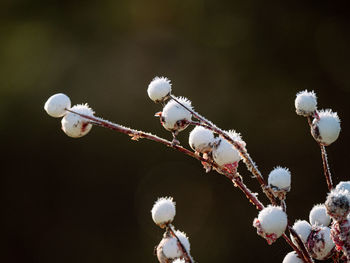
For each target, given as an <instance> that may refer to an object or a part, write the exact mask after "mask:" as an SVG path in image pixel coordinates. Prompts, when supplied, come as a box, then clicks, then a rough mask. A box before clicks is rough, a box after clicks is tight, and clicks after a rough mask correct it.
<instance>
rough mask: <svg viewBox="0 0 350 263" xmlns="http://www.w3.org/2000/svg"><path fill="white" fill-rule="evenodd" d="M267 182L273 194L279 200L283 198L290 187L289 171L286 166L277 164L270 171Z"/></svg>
mask: <svg viewBox="0 0 350 263" xmlns="http://www.w3.org/2000/svg"><path fill="white" fill-rule="evenodd" d="M268 184H269V187H270V188H271V189H272V191H273V193H274V195H275V196H276V197H278V198H279V199H280V200H284V199H285V197H286V194H287V192H289V191H290V188H291V174H290V171H289V170H288V169H287V168H282V167H280V166H277V167H276V168H275V169H273V170H272V171H271V172H270V174H269V177H268Z"/></svg>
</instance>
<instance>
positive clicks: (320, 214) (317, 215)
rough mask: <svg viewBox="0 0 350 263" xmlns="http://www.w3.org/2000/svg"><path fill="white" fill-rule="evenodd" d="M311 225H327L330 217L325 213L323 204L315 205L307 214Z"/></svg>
mask: <svg viewBox="0 0 350 263" xmlns="http://www.w3.org/2000/svg"><path fill="white" fill-rule="evenodd" d="M309 221H310V223H311V225H318V226H329V224H330V223H331V217H330V216H329V215H328V214H327V210H326V207H325V206H324V205H323V204H319V205H315V206H314V207H313V208H312V209H311V211H310V214H309Z"/></svg>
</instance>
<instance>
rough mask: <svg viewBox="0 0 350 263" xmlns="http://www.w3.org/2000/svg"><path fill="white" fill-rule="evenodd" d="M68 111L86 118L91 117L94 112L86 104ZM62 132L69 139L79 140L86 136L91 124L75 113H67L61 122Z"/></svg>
mask: <svg viewBox="0 0 350 263" xmlns="http://www.w3.org/2000/svg"><path fill="white" fill-rule="evenodd" d="M70 110H72V111H75V112H77V113H80V114H84V115H87V116H93V115H94V113H95V112H94V111H93V110H92V109H91V108H90V107H89V106H88V105H87V104H78V105H75V106H73V107H72V108H71V109H70ZM61 124H62V130H63V131H64V132H65V133H66V134H67V135H68V136H70V137H73V138H79V137H82V136H84V135H86V134H87V133H88V132H89V131H90V130H91V128H92V124H91V123H90V122H89V120H88V119H85V118H83V117H81V116H79V115H77V114H75V113H72V112H67V114H66V115H65V116H64V117H63V118H62V121H61Z"/></svg>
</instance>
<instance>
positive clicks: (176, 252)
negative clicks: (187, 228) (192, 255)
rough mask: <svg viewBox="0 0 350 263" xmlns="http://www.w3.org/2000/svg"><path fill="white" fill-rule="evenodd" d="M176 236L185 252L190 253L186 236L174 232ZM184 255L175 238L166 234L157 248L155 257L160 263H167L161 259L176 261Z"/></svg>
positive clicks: (179, 232)
mask: <svg viewBox="0 0 350 263" xmlns="http://www.w3.org/2000/svg"><path fill="white" fill-rule="evenodd" d="M175 234H176V236H177V237H178V238H179V240H180V242H181V244H182V245H183V246H184V248H185V249H186V252H188V253H189V251H190V242H189V241H188V238H187V237H186V234H185V233H183V232H181V231H175ZM183 256H184V253H183V251H182V247H181V245H180V243H179V242H178V241H177V238H176V237H174V236H172V235H171V234H170V233H166V234H165V235H164V237H163V239H162V241H161V242H160V243H159V245H158V247H157V257H158V259H159V261H160V262H168V261H164V260H161V259H164V258H165V259H176V258H180V257H183Z"/></svg>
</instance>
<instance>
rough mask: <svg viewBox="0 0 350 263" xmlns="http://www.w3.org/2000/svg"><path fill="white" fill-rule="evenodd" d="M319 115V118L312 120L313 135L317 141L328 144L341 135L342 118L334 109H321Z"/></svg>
mask: <svg viewBox="0 0 350 263" xmlns="http://www.w3.org/2000/svg"><path fill="white" fill-rule="evenodd" d="M318 116H319V118H315V119H314V120H313V122H312V135H313V137H314V138H315V140H316V141H318V142H319V143H321V144H322V145H325V146H328V145H330V144H332V143H333V142H335V141H336V140H337V139H338V137H339V133H340V119H339V117H338V114H337V113H336V112H332V110H321V111H319V112H318Z"/></svg>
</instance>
